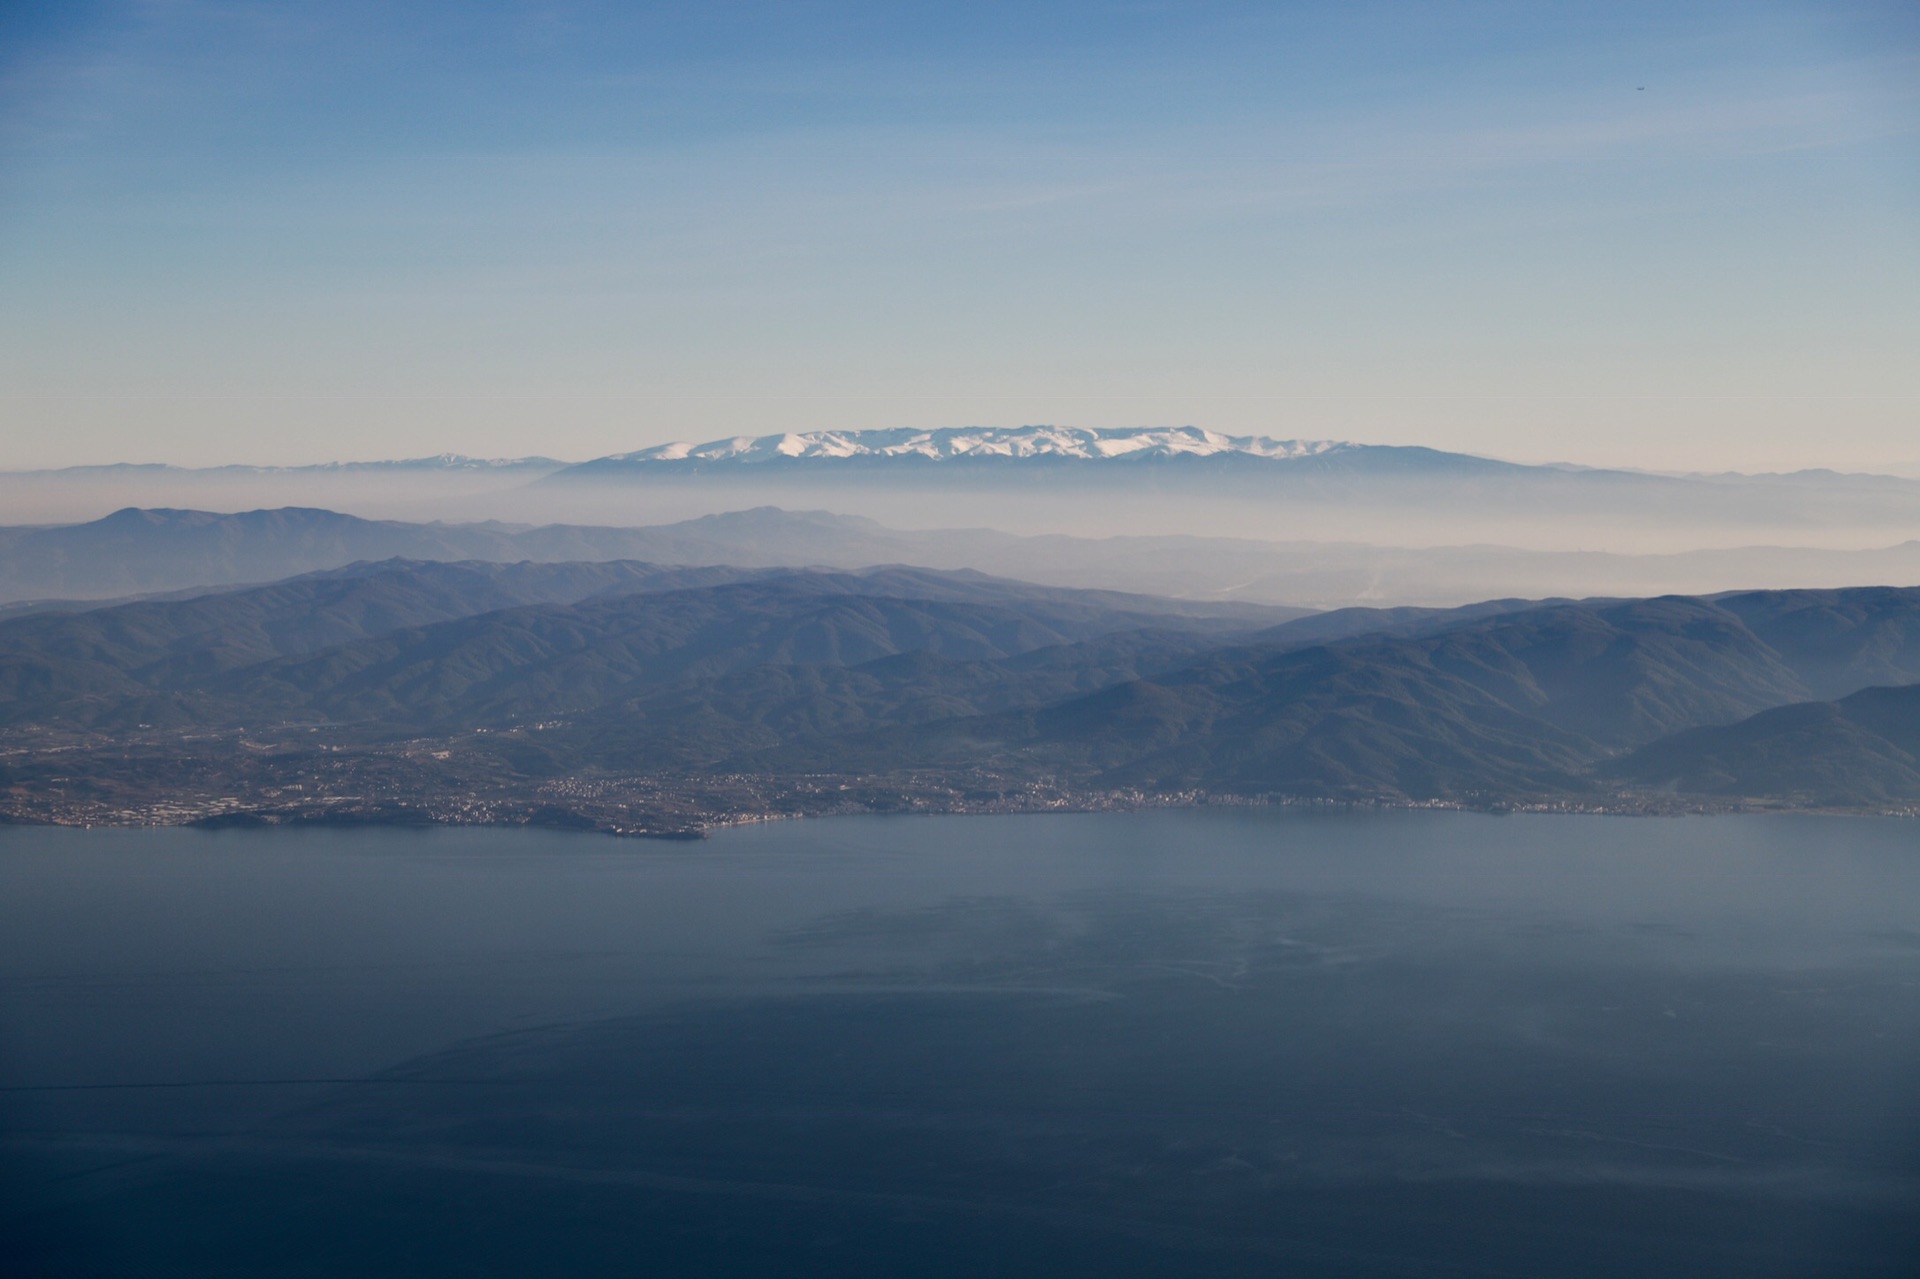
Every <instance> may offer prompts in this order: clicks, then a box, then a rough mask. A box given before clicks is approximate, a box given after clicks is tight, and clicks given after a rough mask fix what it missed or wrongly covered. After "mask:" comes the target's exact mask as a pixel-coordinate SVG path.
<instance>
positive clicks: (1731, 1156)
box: [0, 809, 1920, 1276]
mask: <svg viewBox="0 0 1920 1279" xmlns="http://www.w3.org/2000/svg"><path fill="white" fill-rule="evenodd" d="M0 1174H3V1175H4V1193H5V1200H4V1205H3V1206H0V1255H4V1256H5V1257H6V1258H7V1269H8V1273H10V1274H24V1275H120V1274H129V1273H138V1274H142V1275H206V1274H233V1275H243V1274H244V1275H321V1274H327V1275H333V1274H343V1273H354V1274H361V1275H426V1276H438V1275H496V1274H497V1275H529V1274H555V1275H562V1274H565V1275H577V1274H598V1273H609V1272H611V1273H627V1272H641V1273H646V1274H650V1275H736V1274H754V1275H762V1274H766V1275H883V1274H884V1275H898V1274H930V1275H947V1274H951V1275H963V1274H964V1275H976V1274H1007V1275H1028V1274H1031V1275H1042V1274H1045V1275H1058V1274H1067V1275H1076V1274H1085V1275H1130V1274H1139V1275H1159V1274H1192V1273H1209V1274H1249V1275H1251V1274H1274V1273H1298V1274H1313V1275H1333V1276H1387V1275H1455V1274H1458V1275H1483V1274H1484V1275H1534V1274H1552V1275H1617V1274H1623V1273H1633V1274H1640V1275H1675V1276H1678V1275H1687V1276H1701V1275H1729V1276H1732V1275H1739V1276H1755V1275H1774V1274H1778V1275H1796V1276H1800V1275H1904V1274H1910V1273H1913V1272H1914V1269H1915V1261H1916V1258H1920V828H1917V827H1916V826H1915V825H1914V824H1913V823H1911V822H1900V821H1890V820H1868V819H1843V818H1810V817H1808V818H1802V817H1716V818H1701V819H1630V818H1603V817H1572V816H1546V815H1515V816H1507V817H1496V816H1483V815H1473V814H1460V813H1447V812H1409V811H1386V812H1361V813H1313V812H1300V811H1288V810H1259V809H1248V810H1235V809H1211V810H1210V809H1200V810H1188V811H1161V812H1149V813H1136V814H1082V815H1056V816H1024V817H990V818H989V817H954V818H925V817H901V818H849V819H836V820H831V821H815V822H805V823H782V824H775V825H767V826H760V827H748V828H740V829H735V830H731V831H728V832H725V833H722V834H721V835H719V836H717V837H716V838H713V839H711V840H708V841H705V842H702V843H699V844H694V845H673V844H649V843H634V842H622V841H614V840H609V839H603V838H599V837H593V836H583V835H575V834H566V833H560V832H540V831H519V830H516V831H501V830H447V829H441V830H426V831H414V830H352V831H343V830H322V829H306V830H282V831H225V832H201V831H188V830H157V831H130V830H92V831H82V830H64V829H35V828H12V829H5V830H0Z"/></svg>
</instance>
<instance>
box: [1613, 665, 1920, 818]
mask: <svg viewBox="0 0 1920 1279" xmlns="http://www.w3.org/2000/svg"><path fill="white" fill-rule="evenodd" d="M1607 772H1608V775H1609V776H1611V777H1614V778H1616V779H1618V780H1621V781H1625V782H1631V783H1633V784H1635V785H1639V786H1645V787H1653V788H1658V789H1663V790H1668V791H1673V792H1676V793H1681V794H1687V795H1703V796H1714V797H1719V798H1735V799H1766V800H1769V801H1771V802H1775V803H1783V804H1802V805H1812V806H1817V807H1833V808H1861V807H1878V806H1884V805H1889V804H1908V805H1911V804H1920V684H1908V685H1903V686H1900V687H1895V688H1867V689H1862V690H1860V691H1859V692H1857V693H1854V694H1852V695H1851V696H1849V697H1844V698H1842V699H1840V700H1839V701H1837V702H1807V703H1801V704H1799V705H1795V706H1782V707H1779V708H1777V709H1774V710H1770V711H1764V712H1762V713H1761V714H1758V715H1755V716H1753V717H1752V718H1750V719H1746V720H1742V721H1741V722H1739V723H1737V724H1727V725H1722V726H1718V727H1713V728H1700V729H1694V730H1691V731H1689V732H1684V733H1677V734H1675V735H1673V736H1671V737H1667V738H1663V739H1662V740H1660V741H1658V742H1655V743H1653V744H1652V745H1650V746H1646V747H1644V748H1642V749H1641V750H1638V751H1635V752H1634V753H1633V754H1632V755H1629V756H1628V757H1627V758H1625V759H1623V760H1620V761H1618V762H1617V763H1615V764H1614V765H1612V766H1611V767H1610V768H1609V769H1608V770H1607Z"/></svg>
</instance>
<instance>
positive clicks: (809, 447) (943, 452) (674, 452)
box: [603, 426, 1354, 463]
mask: <svg viewBox="0 0 1920 1279" xmlns="http://www.w3.org/2000/svg"><path fill="white" fill-rule="evenodd" d="M1352 447H1354V446H1353V445H1350V444H1344V443H1341V442H1339V441H1334V440H1276V439H1272V438H1269V437H1267V436H1264V435H1223V434H1221V433H1220V432H1218V431H1208V430H1204V429H1202V428H1200V427H1197V426H1151V427H1128V428H1123V429H1108V430H1100V429H1093V428H1088V427H1073V426H1014V427H1001V426H976V427H949V428H944V429H940V430H917V429H914V428H911V427H901V428H895V429H891V430H875V431H804V432H788V433H785V434H781V435H759V436H749V435H737V436H733V437H731V438H729V439H723V440H709V441H707V442H706V443H704V444H693V443H687V442H680V443H674V444H661V445H656V446H655V447H653V448H647V449H641V450H639V451H637V452H634V453H621V454H617V455H615V456H613V457H610V458H605V459H603V460H604V461H608V462H627V463H647V462H771V461H780V460H799V459H809V460H811V459H821V460H837V459H847V458H888V457H898V458H910V457H919V458H926V459H929V460H932V461H948V460H953V459H962V458H964V459H985V458H1062V459H1073V460H1078V461H1101V460H1113V459H1120V458H1129V459H1141V460H1144V459H1149V458H1170V457H1212V456H1217V455H1220V454H1242V455H1245V456H1249V457H1261V458H1274V459H1286V458H1298V457H1312V456H1316V455H1318V454H1322V453H1329V452H1335V451H1338V450H1342V449H1348V448H1352Z"/></svg>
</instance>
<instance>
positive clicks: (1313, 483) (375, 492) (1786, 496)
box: [0, 463, 1920, 584]
mask: <svg viewBox="0 0 1920 1279" xmlns="http://www.w3.org/2000/svg"><path fill="white" fill-rule="evenodd" d="M552 469H553V468H552V466H551V465H549V466H546V467H532V468H521V467H508V468H497V469H488V468H478V469H465V470H462V469H453V470H432V469H409V468H407V467H391V468H384V469H383V468H379V467H368V468H338V469H329V468H310V469H295V470H288V471H282V472H272V471H246V470H240V469H227V470H214V471H184V470H174V469H170V468H117V467H116V468H89V469H86V470H79V471H65V472H46V473H40V474H37V475H34V474H24V473H15V474H10V475H0V504H4V509H5V510H6V511H7V512H8V514H9V520H8V522H9V523H11V524H66V523H77V522H83V521H87V520H94V519H98V518H100V517H102V516H104V515H107V514H109V513H110V512H112V511H115V510H119V509H122V508H124V507H129V506H139V507H149V508H152V507H178V508H184V509H197V510H212V511H241V510H251V509H267V508H275V507H285V506H307V507H317V508H322V509H326V510H332V511H339V512H342V513H346V514H351V515H355V516H359V517H361V518H364V519H376V520H406V521H446V522H457V523H466V522H475V521H488V520H499V521H506V522H511V523H517V524H530V525H543V524H551V523H566V524H573V525H598V526H606V527H624V528H633V527H648V526H657V525H661V524H667V523H673V522H676V521H683V520H689V519H694V518H697V517H700V516H705V515H714V514H719V513H723V512H728V511H738V510H743V509H749V508H754V507H761V506H777V507H782V508H786V509H789V510H792V509H803V510H829V511H834V512H837V513H840V514H843V515H851V516H862V517H866V518H869V519H872V520H876V521H878V522H880V523H882V524H885V525H887V526H889V527H891V528H895V529H903V530H919V531H930V530H939V529H953V528H983V527H985V528H994V529H999V530H1003V531H1005V532H1009V533H1015V534H1022V535H1030V536H1038V535H1064V536H1070V537H1079V538H1109V537H1115V536H1127V535H1151V536H1159V537H1175V536H1192V537H1201V538H1214V539H1218V538H1233V539H1244V540H1253V541H1260V542H1283V543H1297V542H1315V543H1326V542H1353V543H1363V544H1366V545H1370V546H1393V547H1409V548H1443V547H1458V546H1463V545H1475V544H1488V545H1497V546H1503V547H1515V548H1523V549H1525V550H1528V551H1535V552H1549V551H1551V552H1575V551H1580V552H1611V553H1614V554H1624V555H1656V554H1673V553H1678V552H1692V551H1698V550H1702V549H1733V548H1739V547H1749V546H1794V547H1805V548H1820V549H1828V550H1850V551H1861V550H1868V549H1872V548H1876V547H1886V546H1890V545H1894V544H1897V543H1901V542H1905V541H1907V540H1909V539H1912V538H1915V537H1920V482H1915V481H1911V480H1903V479H1898V478H1894V477H1888V476H1843V475H1834V474H1830V473H1823V472H1814V473H1805V474H1800V475H1792V476H1719V477H1705V476H1699V477H1685V478H1679V477H1671V476H1651V475H1633V474H1628V473H1624V472H1583V471H1562V470H1555V469H1553V468H1541V467H1508V466H1504V465H1503V464H1492V465H1490V466H1489V468H1488V469H1486V470H1482V471H1471V470H1462V471H1456V472H1444V473H1426V474H1392V473H1370V474H1346V473H1315V472H1305V471H1301V472H1290V471H1285V470H1281V469H1266V470H1262V469H1260V468H1257V467H1255V468H1238V469H1235V468H1225V467H1223V468H1216V469H1213V470H1207V469H1204V468H1199V467H1179V466H1168V467H1154V466H1129V465H1127V464H1097V463H1096V464H1090V465H1089V464H1083V465H1081V466H1079V467H1074V466H1060V465H1052V466H1046V465H1042V466H1035V467H1033V468H1030V469H1026V468H1017V467H999V468H966V467H957V468H954V469H952V470H950V471H949V470H942V469H940V468H939V467H933V466H923V467H910V466H903V467H898V468H893V469H886V468H864V469H857V470H853V469H840V470H835V469H832V464H826V465H823V466H821V467H819V468H817V469H812V470H808V469H803V468H784V469H783V468H765V469H762V470H761V471H759V472H754V473H743V472H745V471H748V470H749V468H738V467H736V468H731V469H725V468H721V469H715V470H708V471H697V470H696V471H684V472H673V473H670V474H667V473H662V474H658V475H651V474H643V475H638V476H633V475H628V476H618V477H614V478H595V477H588V478H569V476H568V475H567V473H564V472H563V473H560V474H553V473H551V472H552ZM1742 571H1743V572H1744V571H1745V570H1742ZM1740 584H1746V583H1744V582H1743V583H1740Z"/></svg>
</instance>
